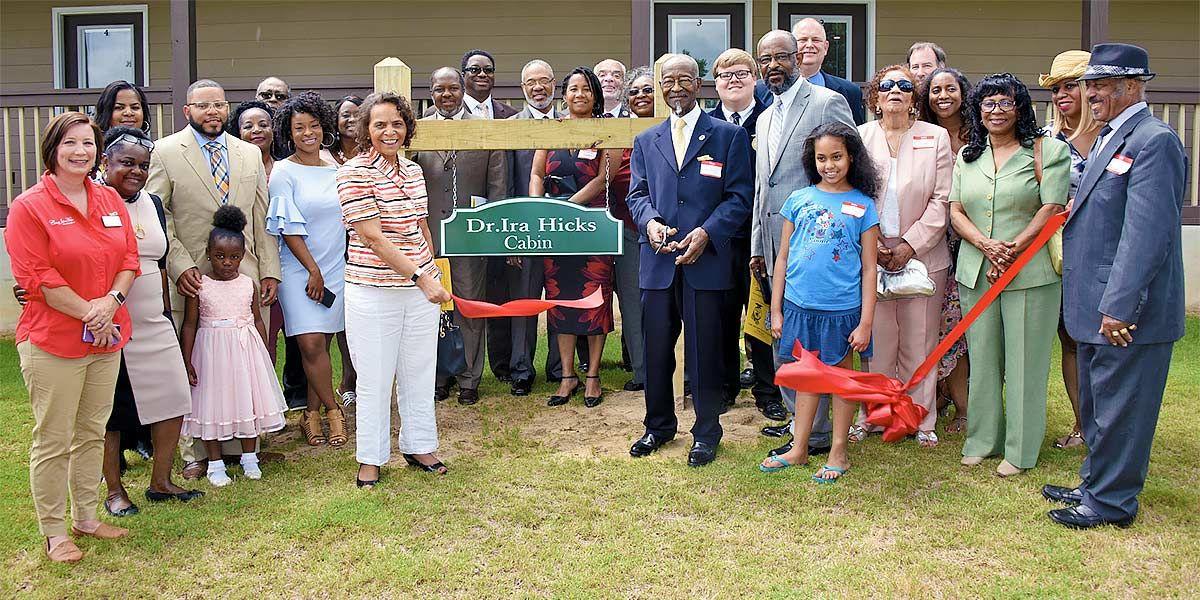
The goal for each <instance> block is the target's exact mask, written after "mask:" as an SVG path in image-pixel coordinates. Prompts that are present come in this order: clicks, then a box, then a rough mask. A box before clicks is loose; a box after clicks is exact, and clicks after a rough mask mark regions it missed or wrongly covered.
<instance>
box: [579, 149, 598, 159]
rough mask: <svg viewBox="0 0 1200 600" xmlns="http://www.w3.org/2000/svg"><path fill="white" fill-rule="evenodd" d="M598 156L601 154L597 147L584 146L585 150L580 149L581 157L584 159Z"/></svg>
mask: <svg viewBox="0 0 1200 600" xmlns="http://www.w3.org/2000/svg"><path fill="white" fill-rule="evenodd" d="M597 156H599V154H597V153H596V149H595V148H584V149H583V150H580V151H579V158H582V159H583V160H592V159H594V158H596V157H597Z"/></svg>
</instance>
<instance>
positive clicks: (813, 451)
mask: <svg viewBox="0 0 1200 600" xmlns="http://www.w3.org/2000/svg"><path fill="white" fill-rule="evenodd" d="M829 450H830V447H829V446H813V445H811V444H810V445H809V446H808V455H809V456H821V455H822V454H829Z"/></svg>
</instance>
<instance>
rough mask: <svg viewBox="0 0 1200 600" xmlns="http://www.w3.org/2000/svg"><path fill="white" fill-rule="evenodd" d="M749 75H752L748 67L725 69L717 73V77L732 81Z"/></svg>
mask: <svg viewBox="0 0 1200 600" xmlns="http://www.w3.org/2000/svg"><path fill="white" fill-rule="evenodd" d="M749 76H750V71H749V70H748V69H741V70H738V71H724V72H721V73H717V79H720V80H722V81H732V80H734V79H736V80H738V81H741V80H743V79H745V78H747V77H749Z"/></svg>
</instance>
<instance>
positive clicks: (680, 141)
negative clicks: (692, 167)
mask: <svg viewBox="0 0 1200 600" xmlns="http://www.w3.org/2000/svg"><path fill="white" fill-rule="evenodd" d="M684 127H687V122H686V121H684V120H683V119H675V122H674V123H672V124H671V141H672V142H674V144H675V166H676V167H678V168H680V169H682V168H683V157H684V155H686V154H687V147H688V139H687V138H686V137H684V135H683V128H684Z"/></svg>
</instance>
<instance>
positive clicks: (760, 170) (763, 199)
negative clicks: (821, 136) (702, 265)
mask: <svg viewBox="0 0 1200 600" xmlns="http://www.w3.org/2000/svg"><path fill="white" fill-rule="evenodd" d="M795 85H798V86H800V89H799V90H797V91H796V98H795V99H794V100H793V101H792V106H791V107H790V108H789V109H788V111H787V114H786V115H785V119H784V123H783V138H782V139H781V140H780V142H779V157H778V159H777V160H775V161H774V162H772V161H771V157H769V156H768V154H769V152H768V151H767V136H768V135H769V133H768V132H770V127H772V126H773V123H772V120H773V119H774V118H775V114H776V113H775V109H774V108H773V107H772V108H768V109H767V110H765V111H763V114H762V116H760V117H759V119H758V131H757V133H758V135H757V139H758V141H757V144H756V145H757V150H758V153H757V156H756V157H755V160H756V164H755V168H754V171H755V181H754V209H753V211H752V213H751V219H752V220H751V229H750V254H751V256H761V257H763V259H764V260H765V261H766V263H767V273H768V274H770V273H772V272H773V270H774V268H775V255H776V254H777V253H778V251H779V245H780V242H781V240H780V237H781V236H782V235H783V217H781V216H779V211H780V209H782V208H783V203H784V202H785V201H786V200H787V198H788V196H790V195H792V192H794V191H796V190H799V189H803V188H806V187H808V186H809V183H810V182H809V181H808V175H807V174H806V173H805V171H804V165H803V164H802V163H801V158H802V156H803V154H804V140H805V138H807V137H808V134H809V133H811V132H812V130H813V129H816V128H817V126H819V125H822V124H824V123H829V122H832V121H841V122H843V123H845V124H847V125H849V126H850V128H851V129H853V128H854V127H855V125H854V116H853V114H851V112H850V105H849V104H847V103H846V99H845V98H843V97H842V95H841V94H839V93H837V92H835V91H833V90H830V89H827V88H823V87H819V86H815V85H813V84H811V83H809V82H808V80H807V79H804V78H803V77H802V78H800V80H799V81H797V82H796V84H795Z"/></svg>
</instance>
